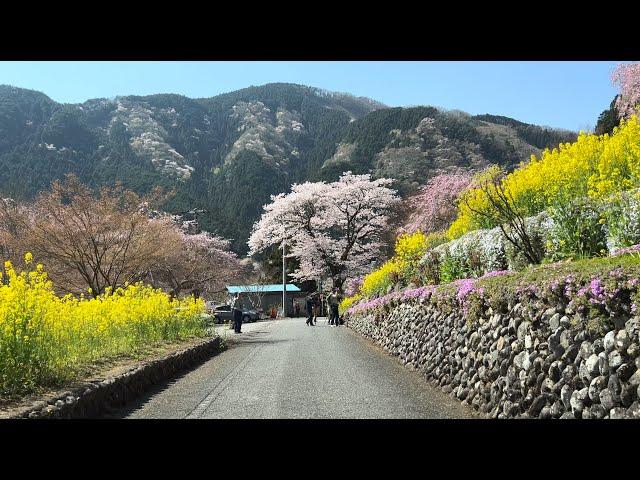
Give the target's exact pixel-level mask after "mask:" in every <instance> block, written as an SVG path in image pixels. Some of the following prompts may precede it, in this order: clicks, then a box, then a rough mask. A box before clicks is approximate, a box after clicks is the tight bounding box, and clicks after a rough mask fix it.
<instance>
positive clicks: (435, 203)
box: [399, 170, 472, 233]
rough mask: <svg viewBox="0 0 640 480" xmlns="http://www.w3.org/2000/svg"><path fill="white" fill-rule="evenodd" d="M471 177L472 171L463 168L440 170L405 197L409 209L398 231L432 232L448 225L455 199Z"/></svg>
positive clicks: (467, 184) (453, 210)
mask: <svg viewBox="0 0 640 480" xmlns="http://www.w3.org/2000/svg"><path fill="white" fill-rule="evenodd" d="M471 179H472V174H471V173H470V172H468V171H466V170H455V171H454V172H451V173H441V174H439V175H436V176H435V177H433V178H431V179H430V180H429V181H428V182H427V183H426V184H425V185H424V186H423V187H421V188H420V190H419V191H418V193H416V194H415V195H413V196H411V197H409V198H407V199H406V200H405V203H406V205H407V210H408V211H409V212H410V213H409V216H408V218H407V221H406V223H405V225H403V226H402V227H401V228H400V229H399V233H414V232H416V231H417V230H420V231H421V232H423V233H431V232H437V231H440V230H443V229H445V228H447V227H448V226H449V224H450V223H451V222H452V221H453V220H455V217H456V213H457V207H456V199H457V197H458V195H459V194H460V192H462V191H463V190H464V189H466V188H467V187H468V186H469V184H470V183H471Z"/></svg>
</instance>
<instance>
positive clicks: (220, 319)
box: [212, 305, 260, 323]
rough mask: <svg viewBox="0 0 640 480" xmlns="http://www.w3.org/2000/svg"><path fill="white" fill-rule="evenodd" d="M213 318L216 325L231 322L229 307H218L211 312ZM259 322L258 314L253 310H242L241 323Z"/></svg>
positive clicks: (231, 316)
mask: <svg viewBox="0 0 640 480" xmlns="http://www.w3.org/2000/svg"><path fill="white" fill-rule="evenodd" d="M212 314H213V316H214V317H215V319H216V323H227V322H231V320H232V319H233V315H232V313H231V305H218V306H217V307H215V309H214V310H213V311H212ZM258 320H260V312H259V311H257V310H253V309H243V310H242V322H243V323H247V322H256V321H258Z"/></svg>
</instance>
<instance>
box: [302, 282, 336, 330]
mask: <svg viewBox="0 0 640 480" xmlns="http://www.w3.org/2000/svg"><path fill="white" fill-rule="evenodd" d="M341 299H342V295H340V291H339V290H338V288H334V289H333V290H332V291H331V293H330V294H329V295H327V297H326V299H325V298H324V295H323V294H322V293H320V292H315V293H312V294H310V295H308V296H307V297H306V298H305V303H306V305H305V306H306V310H307V325H309V326H313V325H315V324H316V323H317V321H318V314H319V313H320V307H321V305H322V302H323V301H324V300H326V302H327V305H328V307H329V319H328V320H329V325H334V326H336V327H339V326H340V324H341V323H342V320H341V319H340V315H339V312H338V305H339V304H340V300H341Z"/></svg>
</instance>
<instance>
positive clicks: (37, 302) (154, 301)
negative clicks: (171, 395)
mask: <svg viewBox="0 0 640 480" xmlns="http://www.w3.org/2000/svg"><path fill="white" fill-rule="evenodd" d="M24 260H25V263H26V265H27V266H28V269H27V270H24V271H16V270H15V269H14V267H13V265H12V264H11V262H6V263H5V265H4V272H3V273H2V277H0V278H1V279H2V283H0V396H12V395H17V394H26V393H29V392H33V391H36V390H37V389H38V388H41V387H53V386H56V385H60V384H61V383H63V382H64V381H67V380H71V379H73V378H74V377H75V376H76V375H77V373H78V372H79V371H80V370H81V369H82V367H84V366H87V365H88V364H90V363H91V362H94V361H96V360H102V359H107V358H113V357H116V356H118V355H133V354H135V353H136V352H137V351H140V349H142V348H145V347H148V346H151V345H155V344H159V343H161V342H165V341H172V340H184V339H188V338H192V337H198V336H204V335H206V333H207V332H206V327H205V324H204V322H203V320H202V317H201V314H202V313H203V311H204V302H203V301H202V300H201V299H196V298H194V297H185V298H184V299H181V300H178V299H171V298H170V297H169V295H167V294H166V293H164V292H162V291H161V290H159V289H154V288H152V287H150V286H148V285H144V284H142V283H135V284H125V285H123V286H122V287H117V288H115V289H111V288H110V287H107V288H106V289H105V291H104V292H103V293H101V294H99V295H97V296H89V297H85V296H84V295H80V296H74V295H72V294H67V295H65V296H59V295H56V293H55V292H54V288H53V283H52V282H51V280H49V278H48V276H47V273H46V272H45V271H44V268H43V266H42V265H41V264H37V265H33V258H32V255H31V254H30V253H27V254H26V255H25V259H24Z"/></svg>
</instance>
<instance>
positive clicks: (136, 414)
mask: <svg viewBox="0 0 640 480" xmlns="http://www.w3.org/2000/svg"><path fill="white" fill-rule="evenodd" d="M217 329H218V330H219V332H220V333H221V334H222V335H223V336H226V338H227V339H228V343H229V348H228V349H227V350H226V351H224V352H222V353H221V354H219V355H217V356H215V357H213V358H211V359H210V360H208V361H207V362H206V363H204V364H202V365H201V366H200V367H198V368H196V369H194V370H191V371H189V372H187V373H186V374H183V375H182V376H180V377H178V378H176V379H174V380H172V381H171V382H169V383H167V384H165V385H161V386H159V387H157V388H156V389H155V390H153V391H152V392H150V393H149V394H148V395H146V396H145V397H143V398H141V399H140V400H139V401H137V402H135V403H133V404H130V405H129V406H127V407H126V408H125V409H123V410H121V411H118V412H114V413H113V414H111V415H109V417H111V418H113V417H116V418H356V419H362V418H472V417H474V414H473V413H472V411H471V410H470V409H468V408H466V407H464V406H463V405H461V404H460V403H459V402H457V401H455V400H453V399H452V398H450V397H449V396H447V395H445V394H444V393H442V392H441V391H440V390H438V389H436V388H435V387H432V386H431V385H429V384H428V383H427V382H426V381H425V380H424V379H423V378H422V377H421V376H420V375H419V374H418V373H417V372H413V371H410V370H408V369H407V368H405V367H404V366H402V365H401V364H400V363H399V362H398V360H397V359H395V358H393V357H391V356H389V355H387V354H385V353H384V352H383V351H382V350H381V349H380V348H378V347H377V346H375V345H374V344H372V343H371V342H370V341H368V340H366V339H364V338H363V337H361V336H360V335H358V334H356V333H354V332H353V331H352V330H350V329H347V328H346V327H344V326H340V327H333V326H330V325H327V324H326V320H325V319H324V318H323V319H319V320H318V324H317V325H316V326H314V327H309V326H307V325H306V324H305V319H304V318H295V319H286V320H273V321H264V322H257V323H250V324H245V325H243V326H242V333H241V334H234V333H233V331H231V330H229V329H228V327H227V326H220V327H217Z"/></svg>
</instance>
